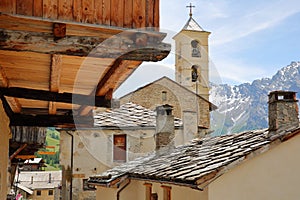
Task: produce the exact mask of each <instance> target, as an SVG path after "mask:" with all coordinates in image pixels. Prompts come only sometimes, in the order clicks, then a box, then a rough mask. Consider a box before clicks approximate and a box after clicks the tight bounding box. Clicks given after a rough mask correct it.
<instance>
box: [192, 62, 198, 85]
mask: <svg viewBox="0 0 300 200" xmlns="http://www.w3.org/2000/svg"><path fill="white" fill-rule="evenodd" d="M198 69H199V66H198V65H193V66H192V74H191V75H192V82H197V80H198V77H199V74H198Z"/></svg>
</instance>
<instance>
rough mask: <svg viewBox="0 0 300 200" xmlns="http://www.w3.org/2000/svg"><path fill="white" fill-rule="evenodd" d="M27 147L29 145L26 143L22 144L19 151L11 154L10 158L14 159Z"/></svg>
mask: <svg viewBox="0 0 300 200" xmlns="http://www.w3.org/2000/svg"><path fill="white" fill-rule="evenodd" d="M26 147H27V144H26V143H25V144H23V145H22V146H20V148H18V149H17V151H15V152H14V153H13V154H12V155H11V156H9V160H10V161H12V159H14V158H15V157H16V155H18V154H19V153H20V152H21V151H22V150H23V149H25V148H26Z"/></svg>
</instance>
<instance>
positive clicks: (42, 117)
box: [0, 13, 171, 127]
mask: <svg viewBox="0 0 300 200" xmlns="http://www.w3.org/2000/svg"><path fill="white" fill-rule="evenodd" d="M165 36H166V35H165V34H164V33H160V32H157V31H151V30H142V29H126V28H120V27H113V26H106V25H95V24H82V23H76V22H68V21H61V20H50V19H42V18H37V17H27V16H21V15H11V14H3V13H0V97H1V100H2V101H3V104H4V108H5V111H6V113H7V115H8V116H9V118H10V121H11V125H13V126H61V127H74V126H75V125H76V126H91V125H93V117H92V115H91V110H92V108H93V107H94V106H97V107H110V105H111V100H112V93H113V91H114V90H115V89H116V88H118V87H119V86H120V84H121V83H122V82H124V80H126V78H127V77H128V76H129V75H130V74H131V73H132V72H133V71H134V70H135V69H136V68H137V67H138V66H139V65H140V64H141V63H142V62H143V61H153V62H156V61H160V60H162V59H163V58H165V57H166V56H167V55H168V54H169V52H170V50H171V47H170V45H169V44H166V43H163V42H162V40H163V39H164V37H165Z"/></svg>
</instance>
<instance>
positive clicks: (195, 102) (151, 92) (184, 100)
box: [120, 78, 210, 128]
mask: <svg viewBox="0 0 300 200" xmlns="http://www.w3.org/2000/svg"><path fill="white" fill-rule="evenodd" d="M163 92H166V98H165V99H163ZM127 102H133V103H135V104H139V105H141V106H144V107H146V108H148V109H151V110H154V109H155V108H156V107H157V106H158V105H163V104H169V105H172V106H173V115H174V116H175V117H178V118H181V119H182V118H183V112H184V111H197V110H198V115H199V116H198V119H199V125H200V126H203V127H207V128H209V126H210V119H209V118H210V116H209V103H208V102H207V101H205V100H203V99H201V98H200V97H199V96H197V95H196V94H194V93H193V92H191V91H189V90H187V89H186V88H183V87H182V86H180V85H179V84H177V83H175V82H173V81H172V80H170V79H168V78H162V79H160V80H159V81H156V82H154V83H152V84H149V85H147V86H145V87H143V88H141V89H138V90H136V91H135V92H133V93H130V94H128V95H126V96H124V97H122V98H121V99H120V103H121V104H124V103H127Z"/></svg>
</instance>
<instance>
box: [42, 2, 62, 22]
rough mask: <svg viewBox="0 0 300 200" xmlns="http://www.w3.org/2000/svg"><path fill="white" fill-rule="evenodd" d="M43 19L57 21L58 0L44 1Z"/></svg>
mask: <svg viewBox="0 0 300 200" xmlns="http://www.w3.org/2000/svg"><path fill="white" fill-rule="evenodd" d="M43 17H44V18H49V19H57V17H58V0H43Z"/></svg>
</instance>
